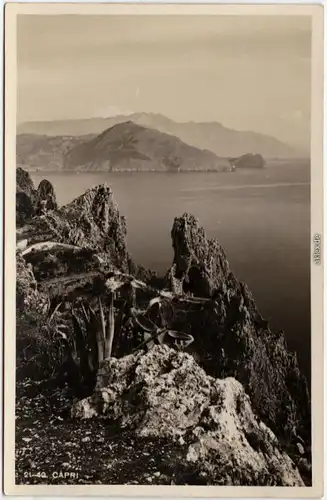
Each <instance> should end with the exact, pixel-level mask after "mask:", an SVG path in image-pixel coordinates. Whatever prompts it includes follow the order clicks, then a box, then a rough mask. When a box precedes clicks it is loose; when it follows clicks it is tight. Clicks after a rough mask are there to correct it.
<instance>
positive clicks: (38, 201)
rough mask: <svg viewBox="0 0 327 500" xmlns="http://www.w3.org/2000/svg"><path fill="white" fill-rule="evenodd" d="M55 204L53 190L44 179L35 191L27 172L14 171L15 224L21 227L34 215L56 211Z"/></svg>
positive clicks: (19, 168) (49, 183) (21, 170)
mask: <svg viewBox="0 0 327 500" xmlns="http://www.w3.org/2000/svg"><path fill="white" fill-rule="evenodd" d="M56 209H57V202H56V195H55V192H54V188H53V186H52V184H51V182H49V181H48V180H46V179H44V180H43V181H41V182H40V184H39V186H38V188H37V189H35V187H34V184H33V181H32V179H31V177H30V175H29V173H28V172H26V171H25V170H23V169H22V168H21V167H17V169H16V224H17V226H23V225H24V224H26V223H27V222H29V221H31V220H32V219H33V217H35V216H36V215H40V214H42V213H45V212H46V211H48V210H56Z"/></svg>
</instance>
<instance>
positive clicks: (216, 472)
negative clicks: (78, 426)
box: [72, 346, 303, 486]
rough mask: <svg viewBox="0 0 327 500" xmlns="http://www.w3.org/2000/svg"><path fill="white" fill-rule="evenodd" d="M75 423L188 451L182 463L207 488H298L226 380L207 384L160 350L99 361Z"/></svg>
mask: <svg viewBox="0 0 327 500" xmlns="http://www.w3.org/2000/svg"><path fill="white" fill-rule="evenodd" d="M72 416H73V417H75V418H90V417H95V416H98V417H99V416H101V417H104V418H108V419H109V420H114V421H117V422H119V424H120V426H121V427H122V428H129V429H133V430H134V432H135V433H136V435H137V436H140V437H141V436H143V437H144V436H147V437H150V438H154V439H157V438H159V439H160V438H164V437H168V438H175V439H180V440H181V442H186V443H187V444H188V447H187V450H186V451H187V453H186V456H185V461H186V462H189V463H192V464H196V467H197V468H198V470H199V471H200V472H201V473H202V474H206V475H207V477H208V484H224V485H258V484H267V478H269V484H275V485H283V486H303V481H302V479H301V476H300V474H299V472H298V470H297V468H296V466H295V465H294V463H293V462H292V460H291V459H290V457H289V456H288V455H287V454H286V453H285V452H283V451H282V450H281V448H280V446H279V444H278V440H277V438H276V436H275V435H274V434H273V432H272V431H271V430H270V429H269V428H268V427H267V426H266V425H265V424H264V423H263V422H261V421H260V420H258V419H257V418H256V416H255V415H254V413H253V411H252V408H251V404H250V399H249V397H248V396H247V395H246V394H245V392H244V389H243V387H242V386H241V384H240V383H239V382H237V381H236V380H235V379H233V378H227V379H225V380H218V379H214V378H213V377H210V376H208V375H206V373H205V372H204V371H203V370H202V369H201V368H200V367H199V366H198V365H197V364H196V362H195V360H194V358H193V357H192V356H190V355H189V354H186V353H183V352H177V351H175V350H173V349H170V348H168V347H167V346H156V347H154V348H152V349H151V350H150V351H149V352H148V353H146V354H144V352H142V351H139V352H137V353H136V354H131V355H129V356H125V357H123V358H120V359H115V358H112V359H109V360H106V361H104V362H103V364H102V366H101V367H100V370H99V372H98V377H97V384H96V389H95V392H94V394H93V396H91V397H89V398H86V399H84V400H82V401H79V402H78V403H76V404H75V405H74V406H73V408H72Z"/></svg>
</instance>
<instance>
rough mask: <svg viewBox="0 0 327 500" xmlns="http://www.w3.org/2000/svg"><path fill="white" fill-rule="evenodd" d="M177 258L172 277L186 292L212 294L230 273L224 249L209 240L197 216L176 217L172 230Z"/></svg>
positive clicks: (171, 272) (202, 294) (171, 273)
mask: <svg viewBox="0 0 327 500" xmlns="http://www.w3.org/2000/svg"><path fill="white" fill-rule="evenodd" d="M171 236H172V241H173V249H174V261H173V267H172V269H171V271H170V276H171V278H170V279H171V280H174V283H175V286H176V287H178V281H179V282H180V285H179V286H181V287H182V288H183V290H184V291H185V292H192V293H194V294H195V295H200V296H211V295H212V294H213V292H214V291H215V290H216V289H217V288H220V286H222V284H223V283H224V282H225V281H226V278H227V277H228V274H229V265H228V262H227V259H226V255H225V252H224V250H223V248H222V247H221V246H220V245H219V244H218V242H217V241H216V240H208V239H207V238H206V236H205V232H204V229H203V228H202V227H201V226H200V225H199V223H198V221H197V220H196V219H195V217H194V216H193V215H190V214H184V215H183V216H182V217H178V218H175V221H174V225H173V229H172V232H171Z"/></svg>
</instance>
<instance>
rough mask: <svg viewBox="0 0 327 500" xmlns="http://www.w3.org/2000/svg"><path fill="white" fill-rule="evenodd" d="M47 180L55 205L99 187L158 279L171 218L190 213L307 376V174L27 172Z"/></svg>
mask: <svg viewBox="0 0 327 500" xmlns="http://www.w3.org/2000/svg"><path fill="white" fill-rule="evenodd" d="M31 176H32V178H33V180H34V182H35V184H36V185H38V183H39V182H40V181H41V180H42V179H43V178H45V177H46V178H47V179H49V180H50V181H51V182H52V183H53V185H54V187H55V190H56V194H57V199H58V202H59V204H65V203H67V202H69V201H71V200H72V199H74V198H75V197H76V196H78V195H80V194H82V193H83V192H84V191H85V190H86V189H88V188H90V187H92V186H94V185H98V184H101V183H104V182H107V183H108V184H110V185H111V186H112V187H113V189H114V194H115V199H116V201H117V203H118V205H119V208H120V211H121V214H122V215H125V216H126V218H127V224H128V246H129V249H130V252H131V254H132V256H133V258H134V260H135V261H136V262H138V263H140V264H142V265H144V266H145V267H149V268H152V269H155V270H157V271H159V272H160V273H164V272H165V271H166V270H167V268H168V267H169V266H170V264H171V261H172V247H171V239H170V230H171V227H172V224H173V220H174V217H176V216H179V215H182V214H183V213H184V212H190V213H192V214H194V215H195V216H196V217H197V218H198V219H199V220H200V222H201V224H202V225H203V226H204V228H205V230H206V233H207V235H208V236H210V237H212V236H214V237H216V238H217V239H218V241H219V243H220V244H221V245H222V246H223V247H224V248H225V250H226V252H227V256H228V260H229V262H230V265H231V268H232V269H233V271H234V272H235V274H236V276H237V277H238V278H239V279H241V280H242V281H244V282H245V283H247V284H248V286H249V287H250V289H251V290H252V293H253V295H254V297H255V299H256V301H257V303H258V305H259V308H260V311H261V313H262V315H263V316H265V317H266V318H267V319H269V320H270V324H271V326H272V327H273V328H274V329H277V328H278V329H280V328H283V329H284V331H285V333H286V336H287V340H288V344H289V346H290V348H292V349H295V350H296V351H297V352H298V357H299V361H300V363H301V365H302V367H303V368H304V370H305V371H306V373H307V374H308V373H309V363H310V167H309V166H308V165H305V164H284V165H281V164H278V165H272V166H270V167H268V168H267V169H265V170H262V171H244V172H236V173H226V174H215V173H196V172H195V173H185V174H179V175H175V174H161V173H95V174H91V173H81V174H76V173H74V174H67V173H65V174H60V173H46V174H45V173H40V172H32V173H31Z"/></svg>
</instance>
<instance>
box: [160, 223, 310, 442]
mask: <svg viewBox="0 0 327 500" xmlns="http://www.w3.org/2000/svg"><path fill="white" fill-rule="evenodd" d="M172 241H173V248H174V261H173V266H172V269H171V270H170V272H169V273H168V279H169V280H168V283H170V286H171V288H173V289H175V291H176V290H179V291H180V292H183V293H188V294H194V295H196V296H202V297H208V298H211V299H212V300H211V301H210V302H209V303H208V306H206V307H205V308H203V309H202V310H199V311H198V314H197V315H196V316H195V315H193V316H189V319H188V318H186V319H185V322H186V323H187V324H188V325H189V328H188V332H189V333H190V334H192V335H193V336H194V338H195V341H194V349H196V350H197V351H198V352H199V353H200V358H201V359H202V364H203V366H204V367H205V369H206V370H207V372H208V373H211V374H213V375H214V376H218V377H228V376H232V377H235V378H236V379H237V380H239V381H240V382H241V383H242V384H243V385H244V388H245V390H246V392H247V393H248V394H249V395H250V397H251V401H252V405H253V408H254V410H255V411H256V412H257V413H258V415H259V416H260V418H262V419H263V420H264V422H266V423H267V424H268V425H269V426H270V427H271V428H272V429H273V430H274V432H276V433H277V435H278V436H279V437H281V438H283V439H285V440H287V441H288V442H293V444H294V445H295V444H296V443H297V442H298V441H299V440H300V441H302V440H304V441H305V442H306V443H307V444H308V443H310V439H311V431H310V428H311V427H310V403H309V394H308V388H307V383H306V380H305V378H304V377H303V376H302V375H301V372H300V370H299V367H298V363H297V359H296V355H295V354H294V353H291V352H289V351H288V349H287V345H286V341H285V337H284V334H283V332H277V333H275V332H272V331H271V330H270V329H269V325H268V322H267V321H265V320H264V318H262V317H261V315H260V314H259V312H258V309H257V306H256V303H255V301H254V300H253V297H252V295H251V293H250V291H249V290H248V288H247V286H246V285H245V284H244V283H242V282H240V281H238V280H237V279H236V277H235V276H234V274H233V273H232V272H231V270H230V268H229V264H228V261H227V259H226V255H225V252H224V250H223V249H222V247H221V246H220V245H219V244H218V242H217V241H216V240H214V239H212V240H210V239H207V238H206V236H205V232H204V229H203V228H202V227H201V226H200V224H199V222H198V221H197V220H196V219H195V218H194V217H193V216H192V215H189V214H184V215H183V216H182V217H179V218H176V219H175V221H174V225H173V229H172ZM174 327H175V328H176V329H178V324H177V323H176V324H174Z"/></svg>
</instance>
